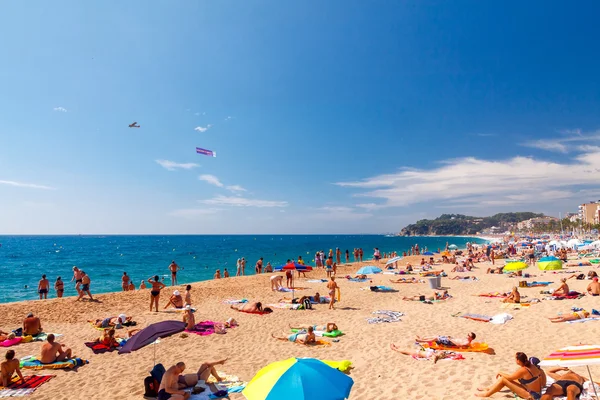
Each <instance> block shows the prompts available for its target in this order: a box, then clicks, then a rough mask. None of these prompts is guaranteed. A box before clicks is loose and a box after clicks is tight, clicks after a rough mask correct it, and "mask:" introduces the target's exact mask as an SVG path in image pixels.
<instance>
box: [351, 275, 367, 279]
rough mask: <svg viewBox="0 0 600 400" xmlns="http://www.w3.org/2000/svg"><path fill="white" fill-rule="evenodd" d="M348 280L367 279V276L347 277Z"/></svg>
mask: <svg viewBox="0 0 600 400" xmlns="http://www.w3.org/2000/svg"><path fill="white" fill-rule="evenodd" d="M346 278H348V279H367V276H366V275H365V274H362V275H356V276H355V277H351V276H347V277H346Z"/></svg>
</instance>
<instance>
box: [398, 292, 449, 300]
mask: <svg viewBox="0 0 600 400" xmlns="http://www.w3.org/2000/svg"><path fill="white" fill-rule="evenodd" d="M451 297H452V295H450V294H449V293H448V291H447V290H444V291H443V292H442V293H441V294H440V293H439V292H433V296H431V297H425V296H424V295H417V296H412V297H406V296H405V297H403V298H402V300H406V301H424V300H428V301H433V300H446V299H449V298H451Z"/></svg>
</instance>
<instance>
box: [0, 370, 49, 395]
mask: <svg viewBox="0 0 600 400" xmlns="http://www.w3.org/2000/svg"><path fill="white" fill-rule="evenodd" d="M55 376H56V375H31V376H26V377H24V382H22V381H21V382H19V383H16V382H17V381H18V380H19V378H18V377H16V376H15V377H14V378H13V380H12V383H11V384H10V385H8V387H2V386H0V398H7V397H24V396H28V395H30V394H32V393H33V392H35V390H36V389H37V388H38V387H40V386H42V385H43V384H44V383H46V382H48V381H49V380H50V379H52V378H54V377H55Z"/></svg>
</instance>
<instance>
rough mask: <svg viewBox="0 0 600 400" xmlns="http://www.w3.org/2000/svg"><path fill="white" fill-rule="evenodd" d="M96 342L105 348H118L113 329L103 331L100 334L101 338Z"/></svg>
mask: <svg viewBox="0 0 600 400" xmlns="http://www.w3.org/2000/svg"><path fill="white" fill-rule="evenodd" d="M98 341H99V342H100V343H102V344H103V345H105V346H107V347H119V342H117V339H116V338H115V330H114V328H111V329H105V330H104V332H102V336H100V337H99V338H98Z"/></svg>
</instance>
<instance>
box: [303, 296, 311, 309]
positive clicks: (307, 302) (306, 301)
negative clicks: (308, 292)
mask: <svg viewBox="0 0 600 400" xmlns="http://www.w3.org/2000/svg"><path fill="white" fill-rule="evenodd" d="M302 305H303V306H304V309H305V310H312V303H311V301H310V299H304V300H303V301H302Z"/></svg>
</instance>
